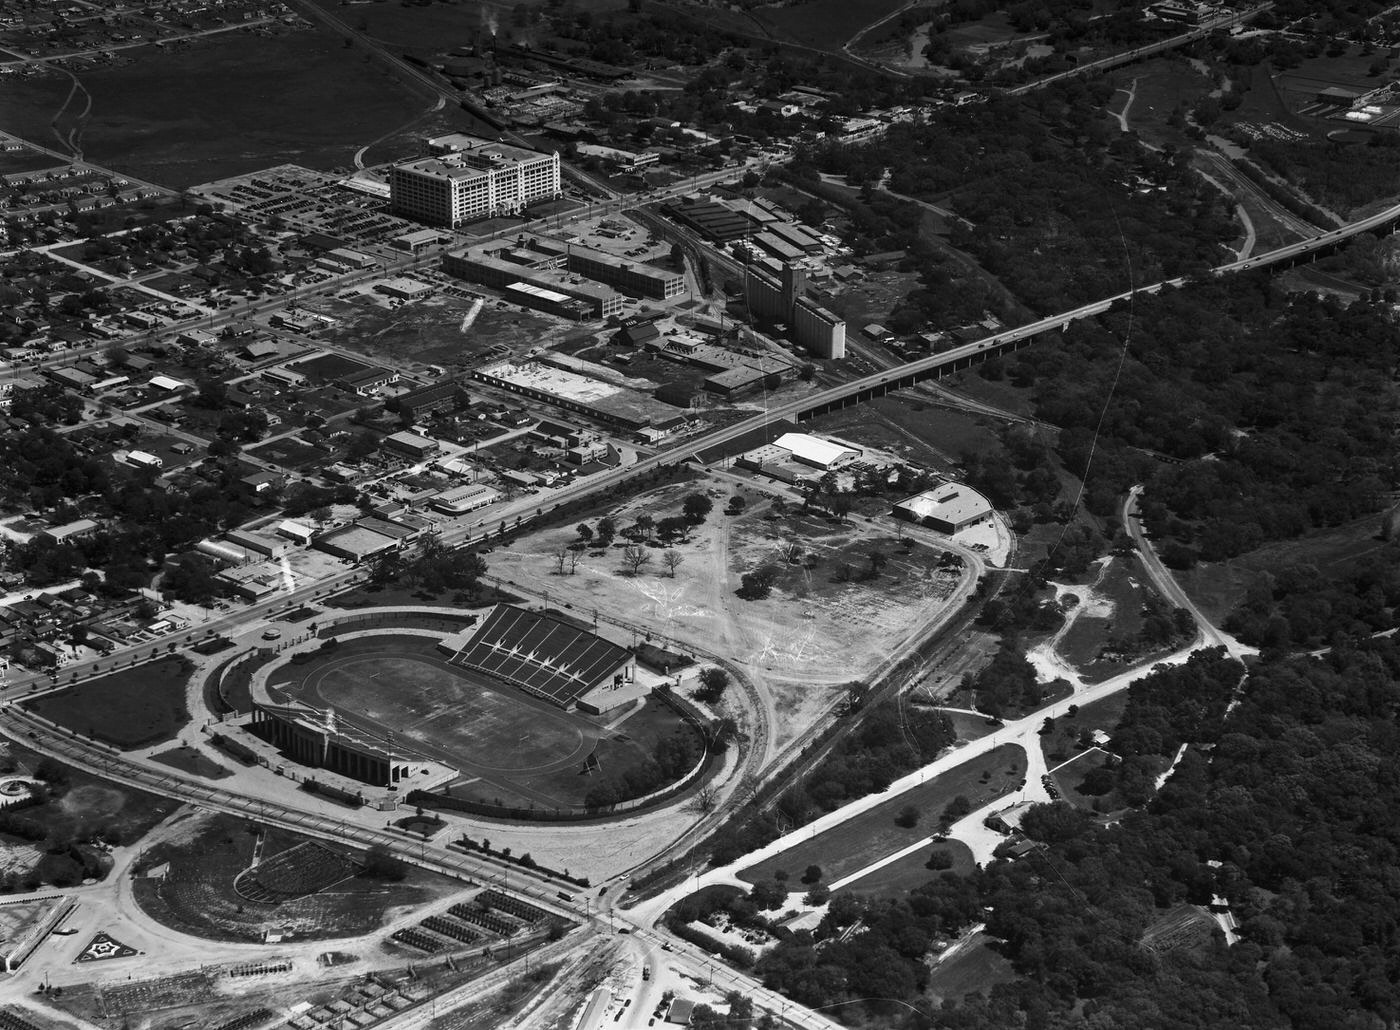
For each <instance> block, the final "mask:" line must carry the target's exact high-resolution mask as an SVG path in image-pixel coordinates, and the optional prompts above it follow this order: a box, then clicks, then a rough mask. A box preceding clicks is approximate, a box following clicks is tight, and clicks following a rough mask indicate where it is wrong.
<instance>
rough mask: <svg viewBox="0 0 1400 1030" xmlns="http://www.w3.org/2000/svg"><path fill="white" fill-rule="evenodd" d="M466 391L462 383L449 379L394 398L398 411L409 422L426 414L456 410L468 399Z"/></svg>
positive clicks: (415, 420)
mask: <svg viewBox="0 0 1400 1030" xmlns="http://www.w3.org/2000/svg"><path fill="white" fill-rule="evenodd" d="M468 399H469V398H468V396H467V391H466V390H464V389H462V384H461V383H459V382H457V381H456V380H452V379H449V380H447V381H446V382H441V383H430V384H429V385H427V386H420V387H419V388H418V389H416V390H409V391H408V393H402V394H399V396H398V397H396V398H394V401H395V407H397V408H398V413H399V415H400V416H402V417H403V418H404V419H406V420H407V421H409V422H417V421H418V420H419V419H421V418H423V417H424V416H427V415H433V414H436V413H438V412H441V411H456V410H457V409H458V408H460V407H462V406H463V405H465V404H466V403H467V401H468Z"/></svg>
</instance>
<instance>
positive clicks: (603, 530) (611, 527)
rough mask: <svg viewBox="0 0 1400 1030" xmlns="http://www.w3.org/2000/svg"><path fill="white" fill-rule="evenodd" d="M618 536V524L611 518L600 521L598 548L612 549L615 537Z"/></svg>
mask: <svg viewBox="0 0 1400 1030" xmlns="http://www.w3.org/2000/svg"><path fill="white" fill-rule="evenodd" d="M616 535H617V523H616V522H614V521H613V520H612V519H611V518H601V519H599V520H598V546H599V547H611V546H612V542H613V537H615V536H616Z"/></svg>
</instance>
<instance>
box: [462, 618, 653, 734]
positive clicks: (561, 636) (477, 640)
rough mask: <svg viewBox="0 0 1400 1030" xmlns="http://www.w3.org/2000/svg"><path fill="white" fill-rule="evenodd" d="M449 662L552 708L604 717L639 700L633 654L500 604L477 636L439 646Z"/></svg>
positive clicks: (576, 628)
mask: <svg viewBox="0 0 1400 1030" xmlns="http://www.w3.org/2000/svg"><path fill="white" fill-rule="evenodd" d="M438 646H439V647H440V648H441V649H442V650H444V651H446V652H448V653H449V654H451V655H452V657H451V659H450V661H451V662H452V663H453V664H456V665H463V666H466V667H467V668H469V669H475V670H476V671H478V672H483V673H485V674H486V675H488V676H491V677H492V678H493V679H498V680H502V681H504V682H506V683H509V684H511V685H513V686H517V687H519V688H520V689H521V690H524V691H525V692H527V693H530V694H534V695H535V696H536V697H539V698H543V699H544V700H546V701H548V702H549V703H550V704H554V705H558V706H559V707H560V708H564V709H569V708H574V707H578V708H581V709H583V710H584V711H589V712H604V711H607V710H608V709H610V708H613V707H615V706H616V705H618V704H621V703H623V702H625V701H630V700H632V699H633V698H635V697H636V696H637V695H636V693H635V691H632V690H628V689H624V688H627V687H630V686H632V684H633V683H635V681H636V673H637V665H636V658H635V657H634V656H633V654H632V652H631V651H630V650H629V649H627V648H625V647H622V646H620V645H618V644H614V643H612V642H611V641H609V640H604V639H603V638H602V637H600V636H597V635H596V634H594V633H591V632H589V631H588V630H586V629H582V628H580V627H579V626H576V625H574V624H573V623H571V622H567V621H565V620H564V619H560V618H557V617H555V616H553V615H547V614H545V613H543V612H532V611H529V610H528V609H525V608H520V607H517V606H516V605H513V604H499V605H497V606H496V608H495V610H494V611H492V612H491V614H490V615H488V616H487V617H486V619H485V620H483V621H482V622H481V624H480V625H479V626H477V627H474V628H473V630H469V631H467V632H465V633H462V634H457V635H455V636H451V637H447V638H446V639H444V640H443V641H442V642H441V643H440V644H439V645H438Z"/></svg>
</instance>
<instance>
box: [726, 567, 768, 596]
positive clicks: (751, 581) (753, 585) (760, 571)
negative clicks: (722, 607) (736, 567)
mask: <svg viewBox="0 0 1400 1030" xmlns="http://www.w3.org/2000/svg"><path fill="white" fill-rule="evenodd" d="M777 579H778V570H777V569H776V568H775V567H774V566H772V565H763V566H760V567H759V568H757V569H755V570H754V571H753V572H746V573H744V574H743V576H741V577H740V578H739V589H738V591H736V593H737V594H738V595H739V596H740V597H741V598H743V599H744V600H745V601H762V600H764V599H765V598H766V597H768V595H769V594H771V593H772V592H773V584H774V583H775V582H776V581H777Z"/></svg>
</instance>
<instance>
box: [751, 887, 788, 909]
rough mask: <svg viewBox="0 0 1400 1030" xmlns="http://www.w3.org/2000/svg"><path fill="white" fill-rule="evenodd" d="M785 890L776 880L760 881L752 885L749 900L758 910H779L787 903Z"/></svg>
mask: <svg viewBox="0 0 1400 1030" xmlns="http://www.w3.org/2000/svg"><path fill="white" fill-rule="evenodd" d="M787 896H788V892H787V888H786V887H784V886H783V885H782V884H781V883H779V882H778V881H777V880H762V881H760V882H758V883H756V884H754V885H753V890H751V891H750V892H749V898H750V900H752V901H753V903H754V905H755V906H757V907H758V908H759V909H760V910H762V911H766V910H769V909H775V908H781V907H782V906H783V905H784V904H786V903H787Z"/></svg>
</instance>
